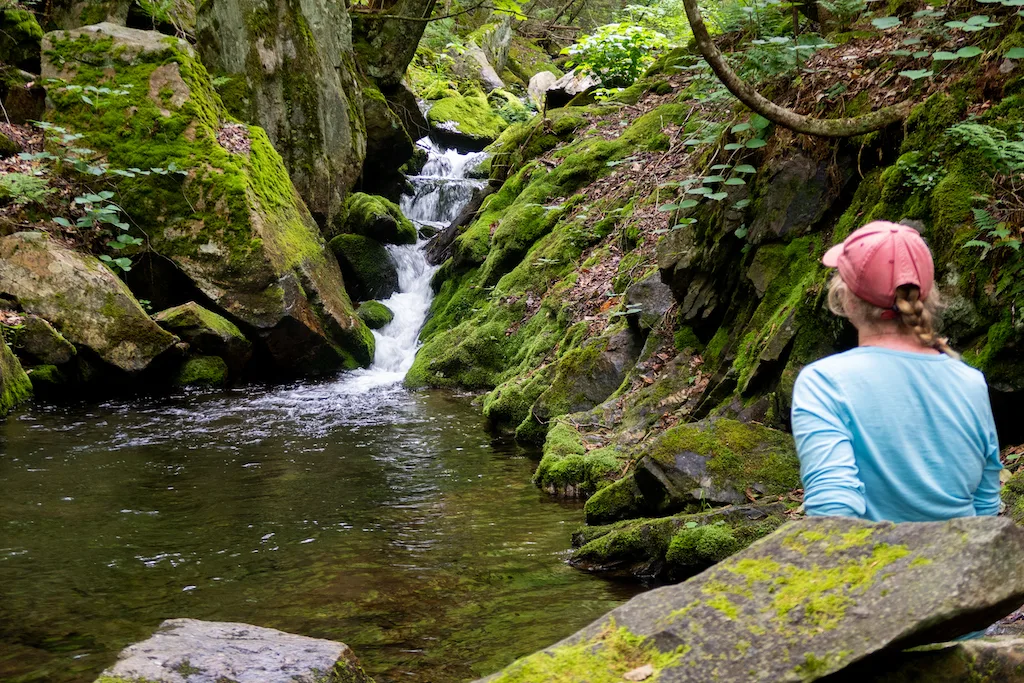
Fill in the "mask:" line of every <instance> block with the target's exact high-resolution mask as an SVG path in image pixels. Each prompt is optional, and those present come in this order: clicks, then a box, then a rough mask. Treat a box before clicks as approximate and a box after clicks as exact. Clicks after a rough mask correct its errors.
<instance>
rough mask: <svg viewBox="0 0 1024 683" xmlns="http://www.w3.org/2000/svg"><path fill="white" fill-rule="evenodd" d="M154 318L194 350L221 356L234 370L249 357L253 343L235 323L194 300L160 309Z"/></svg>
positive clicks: (242, 365) (236, 370) (238, 368)
mask: <svg viewBox="0 0 1024 683" xmlns="http://www.w3.org/2000/svg"><path fill="white" fill-rule="evenodd" d="M153 319H154V320H155V321H156V322H157V324H159V325H160V326H161V327H162V328H164V329H165V330H168V331H169V332H172V333H173V334H176V335H177V336H178V337H180V338H181V339H182V340H183V341H186V342H188V344H189V346H190V347H191V349H192V350H193V351H194V352H196V353H201V354H205V355H210V356H219V357H220V358H222V359H224V361H225V362H226V363H227V364H228V366H230V367H231V369H232V371H233V372H235V373H237V372H239V371H240V370H241V369H242V368H243V367H244V366H245V364H246V363H247V362H248V361H249V358H250V357H252V344H251V343H250V342H249V340H248V339H246V338H245V335H244V334H242V331H241V330H239V329H238V326H236V325H235V324H234V323H232V322H231V321H230V320H228V319H226V318H224V317H222V316H219V315H217V314H216V313H214V312H213V311H209V310H207V309H205V308H203V307H202V306H200V305H199V304H197V303H196V302H194V301H190V302H188V303H187V304H182V305H180V306H175V307H174V308H168V309H167V310H164V311H160V312H159V313H157V314H156V315H154V316H153Z"/></svg>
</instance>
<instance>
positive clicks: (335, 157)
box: [196, 0, 411, 225]
mask: <svg viewBox="0 0 1024 683" xmlns="http://www.w3.org/2000/svg"><path fill="white" fill-rule="evenodd" d="M196 36H197V41H198V42H197V45H198V48H199V52H200V54H201V55H202V59H203V63H204V64H205V65H206V68H207V69H209V70H210V71H211V73H214V74H217V75H221V74H228V75H231V76H234V77H237V78H241V79H244V81H245V85H246V87H247V89H248V95H249V96H248V101H247V103H246V105H247V106H244V107H242V108H241V112H240V113H242V114H244V118H245V119H246V120H247V121H248V122H250V123H254V124H256V125H259V126H262V127H263V128H264V129H265V130H266V131H267V135H269V136H270V141H271V142H272V143H273V145H274V148H275V149H276V150H277V151H278V152H279V153H280V154H281V156H282V158H283V159H284V162H285V165H286V166H287V167H288V171H289V174H290V175H291V178H292V182H293V183H294V184H295V188H296V189H297V190H298V191H299V194H300V195H301V196H302V198H303V199H304V200H305V202H306V205H307V206H308V207H309V210H310V211H311V212H312V213H313V216H314V217H315V218H316V219H317V222H318V223H320V224H321V225H326V224H330V223H331V222H333V221H334V220H335V218H336V217H338V216H340V215H341V214H342V213H343V211H342V205H343V202H344V198H345V194H346V192H347V191H348V189H349V188H351V187H352V186H353V185H354V184H355V182H356V180H357V179H358V178H359V175H360V173H361V171H362V167H363V160H364V158H365V156H366V131H365V123H364V120H363V107H362V90H361V88H360V86H359V83H358V81H357V71H356V64H355V52H354V50H353V47H352V25H351V22H350V20H349V15H348V12H347V11H346V10H345V5H344V4H343V3H337V2H328V1H327V0H300V1H299V2H295V3H290V2H285V1H284V0H271V1H269V2H267V3H250V2H246V1H245V0H218V2H208V3H202V4H201V5H200V7H199V13H198V17H197V34H196ZM410 151H411V150H410ZM399 165H401V164H399Z"/></svg>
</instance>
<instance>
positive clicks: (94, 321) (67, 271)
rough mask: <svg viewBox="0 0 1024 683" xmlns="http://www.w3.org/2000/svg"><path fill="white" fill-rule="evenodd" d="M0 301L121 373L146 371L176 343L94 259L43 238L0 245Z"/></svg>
mask: <svg viewBox="0 0 1024 683" xmlns="http://www.w3.org/2000/svg"><path fill="white" fill-rule="evenodd" d="M0 295H3V296H4V297H6V298H9V299H11V300H13V301H15V302H16V303H17V304H18V306H20V308H21V309H22V310H23V311H25V312H26V313H30V314H35V315H38V316H39V317H41V318H43V319H45V320H46V321H48V322H49V323H51V324H52V325H53V326H54V327H55V328H56V330H57V331H58V332H59V333H60V334H61V336H63V338H64V339H66V340H67V341H68V342H70V343H71V344H74V345H75V346H76V347H77V348H78V350H82V349H88V350H89V351H90V352H91V353H92V354H94V356H95V357H96V358H98V359H99V360H101V361H103V362H104V363H106V364H108V365H109V366H111V367H113V368H116V369H117V370H120V371H122V372H124V373H129V374H134V373H139V372H141V371H143V370H145V369H147V368H148V367H149V366H150V365H151V364H152V363H153V361H154V360H155V359H156V358H157V357H158V356H160V355H161V354H163V353H164V352H166V351H168V350H169V349H170V348H171V347H173V346H174V344H175V343H176V342H177V341H178V338H177V337H175V336H174V335H172V334H170V333H168V332H165V331H164V330H162V329H161V328H160V326H159V325H157V324H156V323H155V322H153V321H152V320H151V319H150V317H149V315H148V314H147V313H146V312H145V311H144V310H142V307H141V306H140V305H139V302H138V301H136V300H135V297H134V296H132V293H131V291H129V289H128V287H127V286H126V285H125V284H124V283H123V282H122V281H121V280H119V279H118V278H117V276H116V275H114V274H113V273H112V272H111V271H110V269H108V268H107V267H106V266H105V265H103V264H102V263H101V262H100V261H99V260H98V259H97V258H95V257H94V256H89V255H88V254H82V253H80V252H76V251H73V250H71V249H68V248H66V247H62V246H60V245H58V244H57V243H56V242H54V241H53V240H51V239H50V238H49V237H47V236H46V235H45V234H43V233H38V232H23V233H16V234H14V235H9V236H7V237H4V238H2V239H0ZM30 352H31V350H30ZM51 360H53V359H51Z"/></svg>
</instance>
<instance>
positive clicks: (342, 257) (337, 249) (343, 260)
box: [331, 235, 398, 301]
mask: <svg viewBox="0 0 1024 683" xmlns="http://www.w3.org/2000/svg"><path fill="white" fill-rule="evenodd" d="M331 250H332V251H333V252H334V253H335V255H336V256H337V257H338V263H340V264H341V270H342V272H343V273H344V276H345V282H346V284H347V285H348V289H349V291H350V292H352V297H353V298H354V299H356V300H357V301H369V300H370V299H387V298H388V297H389V296H391V295H392V294H394V293H395V292H397V291H398V269H397V268H396V267H395V263H394V261H392V260H391V256H390V255H389V254H388V250H387V249H385V248H384V247H383V246H381V244H380V243H379V242H376V241H374V240H372V239H370V238H369V237H363V236H362V235H338V236H337V237H335V238H334V239H333V240H331Z"/></svg>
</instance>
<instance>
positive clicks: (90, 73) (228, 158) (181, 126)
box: [43, 24, 374, 374]
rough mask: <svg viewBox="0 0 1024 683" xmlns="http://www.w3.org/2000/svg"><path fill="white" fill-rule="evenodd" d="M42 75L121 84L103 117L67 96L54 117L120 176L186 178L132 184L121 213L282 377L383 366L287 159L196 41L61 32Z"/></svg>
mask: <svg viewBox="0 0 1024 683" xmlns="http://www.w3.org/2000/svg"><path fill="white" fill-rule="evenodd" d="M43 67H44V69H43V71H44V75H45V76H46V77H48V78H49V77H57V78H64V79H67V80H70V81H72V82H73V84H77V85H83V84H92V83H93V82H94V81H95V80H96V78H97V73H99V70H102V69H106V70H107V71H106V73H110V74H112V76H111V77H110V78H109V80H108V81H106V83H107V87H110V88H111V90H112V92H111V94H109V95H105V97H107V98H109V102H108V104H107V107H106V108H105V109H104V111H105V112H106V114H105V115H104V116H103V117H97V116H95V111H94V110H93V109H92V107H90V106H89V105H88V104H86V103H83V102H82V99H81V97H80V94H79V92H78V91H75V90H67V89H65V88H60V87H55V88H51V89H50V91H49V97H50V100H51V101H52V102H53V109H52V111H50V112H49V113H48V114H47V118H48V119H49V120H50V121H51V122H53V123H55V124H57V125H63V126H67V127H68V128H70V129H74V130H75V131H77V132H80V133H82V134H84V135H85V136H86V138H87V139H88V140H89V144H90V146H91V147H94V148H96V149H98V150H101V151H102V152H103V153H104V154H105V155H106V158H107V159H108V160H109V162H110V164H111V166H112V167H114V168H122V169H124V168H133V167H136V168H140V169H150V168H153V167H158V168H161V169H168V168H172V169H173V168H177V169H181V170H184V171H185V172H186V175H185V176H181V177H179V176H178V175H174V174H171V175H160V174H150V175H148V176H142V177H136V178H132V179H124V180H122V181H121V182H120V184H119V191H120V192H121V196H122V198H123V199H122V201H121V202H120V203H121V205H122V206H124V207H126V210H127V211H128V212H129V214H131V217H132V218H133V220H134V221H135V222H136V223H137V224H138V225H140V226H141V227H142V229H144V230H145V231H146V234H147V235H148V237H149V240H148V242H147V244H148V246H149V248H150V249H152V250H153V251H154V252H156V253H157V254H160V255H162V256H164V257H166V258H167V259H168V260H170V261H171V262H173V263H174V265H175V266H176V267H177V268H178V269H180V271H181V272H182V273H184V274H185V275H187V276H188V277H189V278H190V279H191V280H192V281H193V282H194V283H195V285H196V287H197V288H198V289H199V290H200V291H201V292H202V293H203V294H204V295H205V296H207V297H209V298H210V300H212V301H213V302H214V303H215V304H216V305H217V306H218V307H219V308H220V309H221V310H223V311H225V312H226V313H227V314H228V315H230V316H231V317H232V318H233V319H235V320H238V321H239V322H241V323H244V324H245V325H247V326H249V327H251V328H254V329H255V330H257V331H258V338H257V339H253V341H257V340H258V341H259V342H260V343H261V344H262V345H263V346H264V347H265V350H266V351H267V353H268V356H269V358H271V359H272V360H273V362H274V364H275V366H276V367H275V368H274V369H275V370H277V371H279V372H283V373H288V374H317V373H323V372H329V371H332V370H336V369H338V368H341V367H356V366H358V365H367V364H369V363H370V361H371V359H372V358H373V343H374V342H373V336H372V335H371V334H370V331H369V330H368V329H366V326H365V325H363V324H362V322H361V321H360V320H359V318H358V317H357V316H356V315H355V310H354V308H353V306H352V304H351V301H350V300H349V299H348V296H347V295H346V292H345V287H344V282H343V281H342V277H341V271H340V269H339V268H338V264H337V261H336V260H335V258H334V256H333V255H332V254H331V253H330V251H329V250H328V249H327V248H326V244H325V243H324V240H323V238H322V237H321V235H320V231H319V229H318V227H317V225H316V223H315V222H314V221H313V218H312V216H311V215H310V213H309V211H308V210H307V209H306V207H305V205H304V204H303V202H302V200H301V199H300V198H299V196H298V194H297V193H296V191H295V188H294V186H293V185H292V183H291V181H290V180H289V178H288V173H287V171H286V169H285V166H284V163H283V162H282V160H281V157H280V156H279V155H278V153H277V152H276V151H275V150H274V148H273V146H272V145H271V144H270V140H269V139H268V137H267V134H266V133H265V132H264V131H263V130H262V129H260V128H257V127H255V126H241V125H239V124H236V123H229V118H228V114H227V112H226V111H225V110H224V109H223V107H222V106H221V100H220V98H218V97H217V96H216V94H215V93H214V92H213V90H212V88H211V85H210V80H211V79H210V76H209V74H208V73H207V72H206V70H205V68H204V67H203V65H202V64H201V63H200V62H199V60H198V59H196V57H195V55H194V54H193V52H192V49H191V47H189V45H188V44H187V43H186V42H185V41H180V40H176V39H174V38H169V37H168V36H165V35H163V34H160V33H156V32H154V31H139V30H135V29H128V28H124V27H120V26H114V25H112V24H99V25H97V26H90V27H86V28H83V29H78V30H74V31H68V32H54V33H49V34H47V35H46V37H45V39H44V64H43ZM121 86H132V87H130V88H128V87H124V88H121ZM122 113H123V116H122ZM111 117H114V118H113V119H111ZM154 131H156V132H154ZM239 140H244V141H245V143H246V144H244V145H239V144H237V143H238V141H239ZM172 164H173V166H172ZM165 286H168V287H169V286H171V285H170V284H168V285H165ZM174 294H177V296H175V295H174ZM178 297H180V293H168V294H167V296H166V297H163V296H161V297H159V298H161V300H164V299H167V300H179V301H180V298H178ZM65 336H67V335H66V334H65ZM72 341H74V340H72Z"/></svg>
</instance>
